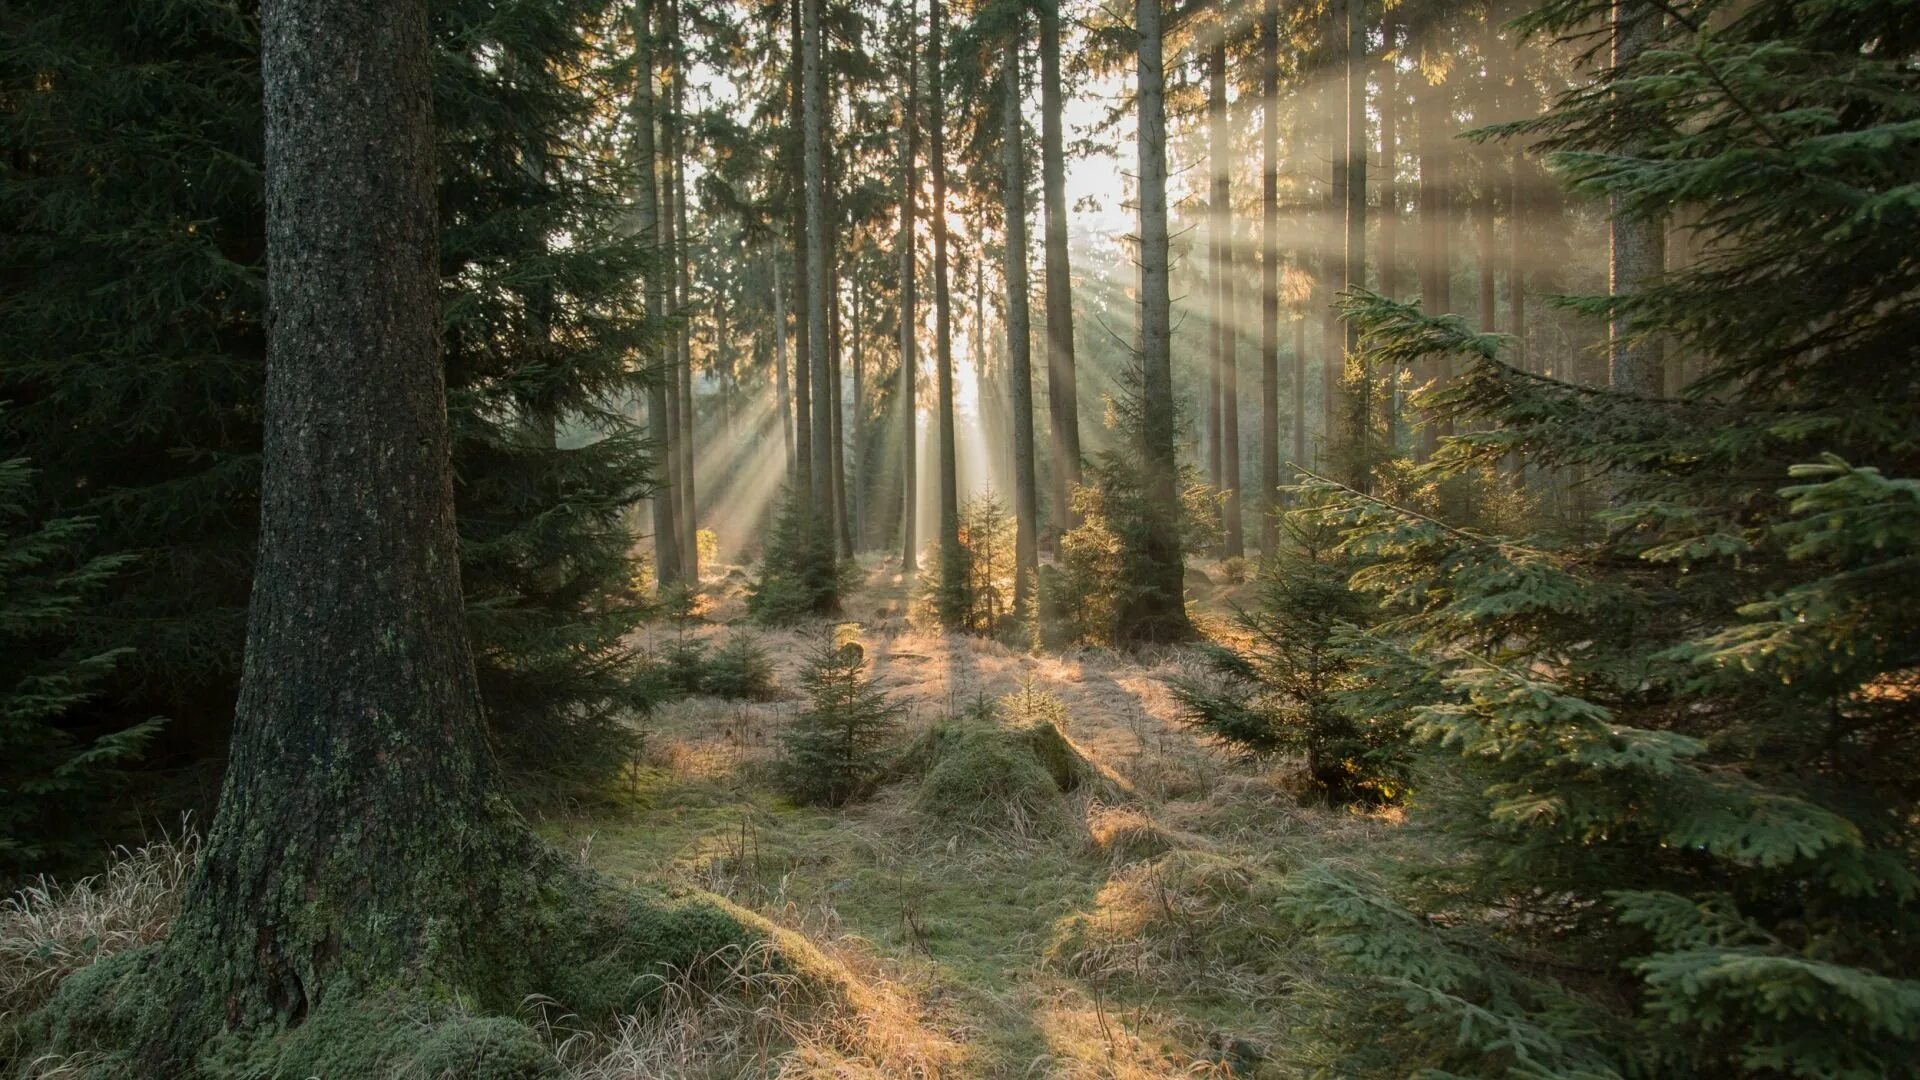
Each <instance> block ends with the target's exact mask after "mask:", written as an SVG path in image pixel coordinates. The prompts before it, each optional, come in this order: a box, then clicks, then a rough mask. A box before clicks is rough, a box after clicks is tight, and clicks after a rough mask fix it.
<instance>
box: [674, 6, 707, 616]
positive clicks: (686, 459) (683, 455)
mask: <svg viewBox="0 0 1920 1080" xmlns="http://www.w3.org/2000/svg"><path fill="white" fill-rule="evenodd" d="M666 15H667V18H668V20H669V27H668V34H669V38H668V40H669V43H670V44H669V46H668V48H669V49H670V52H669V55H670V56H671V58H672V64H673V66H672V67H671V68H670V69H669V70H670V72H671V81H670V82H669V83H668V84H667V85H668V95H669V96H668V104H667V123H668V129H667V130H668V143H667V151H668V164H669V167H670V169H671V170H672V175H673V218H674V225H673V237H674V240H673V267H674V271H673V272H674V293H675V298H674V305H673V307H674V313H675V315H677V316H678V317H679V320H680V324H679V327H678V329H677V330H676V332H675V333H676V339H677V340H676V350H675V351H676V356H677V360H676V363H675V364H674V367H675V370H676V371H678V372H679V380H680V393H679V395H678V398H679V400H678V402H677V404H678V405H679V408H680V442H679V445H678V450H679V457H680V476H679V481H678V486H679V489H680V502H679V505H678V506H676V507H675V508H674V509H675V511H676V517H675V520H676V521H678V522H679V525H680V560H681V563H682V570H683V572H684V573H685V575H686V579H687V581H688V582H689V583H691V584H695V585H697V584H699V581H700V513H699V502H698V501H697V500H696V498H695V494H694V483H693V469H694V451H695V446H696V441H695V439H694V435H695V433H696V430H695V426H694V425H695V412H694V408H693V326H692V321H691V318H690V315H689V310H690V308H691V307H692V305H693V274H692V270H691V267H690V257H689V255H688V251H689V250H690V249H691V243H690V241H689V239H688V236H687V131H686V121H685V117H684V116H683V99H684V97H685V93H686V85H687V74H686V64H687V51H686V43H685V42H684V41H682V40H681V37H680V0H667V6H666Z"/></svg>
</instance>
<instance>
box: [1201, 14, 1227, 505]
mask: <svg viewBox="0 0 1920 1080" xmlns="http://www.w3.org/2000/svg"><path fill="white" fill-rule="evenodd" d="M1209 33H1210V34H1211V36H1212V37H1213V39H1214V40H1213V41H1212V43H1211V44H1209V45H1208V46H1207V65H1206V66H1207V179H1208V183H1207V271H1208V280H1207V293H1208V296H1207V300H1208V310H1207V427H1206V440H1207V447H1206V449H1207V483H1209V484H1211V485H1213V489H1214V490H1215V491H1225V490H1226V487H1227V474H1226V444H1225V440H1224V439H1223V438H1222V437H1221V436H1222V434H1223V432H1222V430H1221V429H1222V427H1224V421H1223V419H1222V410H1221V392H1222V389H1223V387H1222V384H1221V368H1222V362H1221V352H1222V345H1221V343H1222V342H1223V341H1224V340H1225V339H1226V333H1227V331H1226V320H1227V313H1226V309H1225V306H1224V305H1225V295H1226V264H1227V255H1226V250H1227V240H1226V235H1225V234H1226V232H1227V230H1228V229H1230V228H1232V222H1231V217H1230V214H1229V213H1228V210H1227V205H1226V203H1227V199H1228V194H1227V191H1228V188H1227V170H1226V157H1227V133H1226V129H1227V46H1226V37H1225V34H1226V26H1225V22H1224V19H1223V20H1222V21H1221V22H1219V23H1217V24H1216V25H1215V28H1214V30H1213V31H1209ZM1215 524H1221V522H1220V521H1219V520H1218V519H1216V521H1215ZM1224 539H1225V536H1224V534H1223V535H1222V540H1223V541H1224Z"/></svg>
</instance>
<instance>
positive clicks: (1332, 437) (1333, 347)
mask: <svg viewBox="0 0 1920 1080" xmlns="http://www.w3.org/2000/svg"><path fill="white" fill-rule="evenodd" d="M1344 10H1345V8H1344V5H1343V4H1342V5H1337V6H1335V7H1334V9H1333V14H1332V18H1331V21H1332V22H1333V31H1334V33H1336V34H1337V35H1338V40H1339V41H1340V49H1341V51H1342V52H1343V53H1344V52H1345V51H1346V23H1345V21H1344V19H1343V12H1344ZM1340 74H1341V81H1339V82H1337V83H1335V82H1332V81H1329V82H1328V83H1327V85H1325V86H1323V87H1322V88H1321V91H1320V95H1321V101H1322V108H1323V112H1322V114H1321V128H1322V131H1323V133H1324V137H1325V140H1326V148H1327V159H1328V161H1329V162H1330V166H1329V176H1330V179H1331V182H1330V183H1328V185H1327V206H1326V219H1325V220H1326V231H1325V233H1324V234H1323V235H1325V236H1327V237H1328V238H1329V239H1330V240H1331V238H1333V237H1339V241H1338V243H1339V246H1338V247H1336V246H1334V244H1333V243H1328V244H1327V247H1326V250H1325V251H1324V252H1323V253H1322V254H1321V256H1320V277H1319V280H1318V281H1317V282H1315V285H1316V287H1317V292H1318V293H1319V298H1320V437H1321V445H1320V455H1321V456H1323V457H1324V456H1326V455H1327V454H1329V453H1331V451H1332V450H1333V444H1334V443H1335V442H1336V441H1337V440H1338V438H1339V433H1340V376H1341V374H1342V373H1343V372H1344V371H1345V369H1346V330H1345V327H1344V326H1342V324H1341V322H1340V316H1339V315H1338V314H1337V313H1336V312H1335V311H1334V303H1335V300H1336V299H1337V294H1338V293H1339V291H1340V288H1341V285H1342V284H1343V283H1344V282H1345V280H1346V222H1347V103H1346V96H1345V94H1346V82H1345V77H1344V76H1345V72H1344V68H1343V69H1342V71H1341V72H1340Z"/></svg>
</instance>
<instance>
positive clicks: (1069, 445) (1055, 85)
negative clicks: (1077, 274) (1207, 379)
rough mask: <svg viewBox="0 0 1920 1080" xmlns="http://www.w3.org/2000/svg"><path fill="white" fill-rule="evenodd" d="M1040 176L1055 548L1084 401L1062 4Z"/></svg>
mask: <svg viewBox="0 0 1920 1080" xmlns="http://www.w3.org/2000/svg"><path fill="white" fill-rule="evenodd" d="M1039 13H1040V172H1041V186H1042V188H1043V190H1044V193H1045V194H1044V198H1045V200H1046V213H1047V224H1046V233H1047V235H1046V249H1047V271H1046V273H1047V418H1048V420H1049V423H1050V434H1051V435H1052V437H1053V470H1052V473H1053V531H1054V546H1055V549H1056V550H1057V549H1058V547H1059V538H1060V536H1061V535H1062V534H1064V533H1066V532H1067V531H1068V530H1070V529H1072V528H1073V527H1074V526H1075V525H1077V524H1079V518H1078V517H1076V516H1075V515H1074V513H1073V489H1074V488H1076V487H1078V486H1079V485H1080V398H1079V394H1080V391H1079V385H1078V377H1077V374H1076V372H1075V370H1074V367H1075V360H1074V349H1073V270H1072V267H1071V265H1070V264H1069V261H1068V260H1069V256H1068V253H1067V165H1066V147H1065V141H1066V140H1065V135H1064V133H1063V130H1062V128H1063V124H1062V119H1061V114H1062V111H1063V106H1062V98H1061V91H1060V7H1059V0H1040V4H1039Z"/></svg>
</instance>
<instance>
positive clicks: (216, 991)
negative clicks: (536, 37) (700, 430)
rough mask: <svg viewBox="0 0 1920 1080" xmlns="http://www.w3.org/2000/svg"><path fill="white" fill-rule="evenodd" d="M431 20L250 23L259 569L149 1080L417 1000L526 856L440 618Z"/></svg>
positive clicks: (456, 593)
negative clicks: (210, 821)
mask: <svg viewBox="0 0 1920 1080" xmlns="http://www.w3.org/2000/svg"><path fill="white" fill-rule="evenodd" d="M427 9H428V4H427V3H426V0H269V2H268V3H266V4H264V5H263V7H262V16H261V51H262V66H261V73H262V82H263V84H264V92H265V125H266V201H267V251H268V261H269V263H270V264H271V265H272V267H273V273H272V275H271V276H270V277H269V278H268V281H267V288H268V310H269V313H270V318H269V320H268V325H269V327H270V330H269V334H268V361H267V366H266V392H265V403H264V423H265V432H266V439H265V445H264V450H263V454H262V475H261V504H260V542H259V550H258V563H257V566H256V569H255V578H254V588H253V598H252V602H251V603H250V605H249V607H248V610H247V641H246V660H245V668H244V672H243V674H242V681H241V691H240V699H239V705H238V708H237V711H236V716H235V723H234V728H233V742H232V747H231V751H230V759H229V765H228V768H227V771H226V776H225V780H224V783H223V790H222V793H221V797H220V808H219V814H218V816H216V817H215V818H214V825H213V828H212V831H211V832H210V833H209V835H208V838H207V843H206V849H205V852H204V854H203V855H202V857H201V860H200V862H199V865H198V866H197V867H196V868H195V870H194V874H193V877H192V880H191V883H190V885H189V886H188V888H187V891H186V895H185V900H184V903H183V905H182V908H181V911H180V913H179V915H178V917H177V918H176V919H175V920H174V922H173V926H172V930H171V933H170V936H169V940H168V942H167V955H168V957H169V959H170V961H171V962H173V963H174V965H175V967H176V969H177V971H178V972H179V973H180V974H181V975H182V977H183V979H184V981H183V982H181V983H175V984H173V986H172V987H171V989H172V990H175V991H177V992H178V996H175V997H173V998H172V999H171V1000H169V1001H167V1002H164V1003H161V1006H160V1007H161V1008H163V1009H164V1010H165V1014H166V1015H167V1016H169V1017H170V1018H171V1019H172V1021H173V1022H174V1023H175V1024H176V1025H177V1028H176V1030H174V1031H172V1032H171V1033H170V1034H169V1039H170V1040H171V1041H172V1045H170V1046H168V1047H164V1048H162V1047H156V1048H154V1050H155V1053H156V1055H170V1056H171V1057H172V1058H173V1059H174V1060H173V1061H172V1063H171V1064H167V1063H160V1062H155V1063H152V1068H151V1069H150V1070H144V1074H145V1075H185V1074H186V1072H187V1071H188V1069H187V1068H186V1067H185V1062H186V1060H187V1059H188V1058H189V1057H190V1055H191V1054H192V1052H193V1051H194V1050H197V1049H198V1047H197V1046H196V1045H193V1044H194V1043H196V1042H197V1041H198V1040H200V1039H203V1038H208V1037H212V1036H214V1035H215V1034H217V1031H215V1030H207V1028H209V1027H214V1028H220V1027H224V1029H225V1030H228V1031H231V1030H236V1029H237V1030H241V1031H250V1030H273V1029H275V1028H280V1027H288V1026H293V1025H297V1024H299V1023H301V1021H302V1020H303V1019H305V1018H306V1016H307V1015H308V1013H309V1011H310V1010H312V1009H313V1008H315V1007H316V1006H317V1005H319V1003H320V1002H321V1001H322V999H323V998H325V997H327V996H328V995H330V994H331V995H340V996H342V997H343V998H344V997H347V996H349V995H351V994H353V993H355V992H356V991H358V990H363V989H365V988H368V987H374V986H382V985H388V984H391V983H393V982H396V981H400V980H405V979H408V978H412V977H417V976H419V975H420V973H421V972H422V970H423V969H428V968H430V967H432V966H433V965H434V964H436V963H439V964H443V965H444V963H445V959H446V954H447V952H448V948H447V945H448V942H449V941H450V940H454V939H456V938H457V939H458V940H459V941H461V942H463V943H464V944H463V947H462V950H461V951H462V952H463V953H465V955H466V958H467V959H469V960H473V959H476V955H475V954H478V953H480V952H482V951H484V950H487V949H490V948H492V947H493V946H494V944H495V939H494V938H492V937H490V935H494V934H499V933H502V932H504V931H503V930H502V927H501V926H500V925H498V924H499V923H500V922H502V921H503V917H502V915H501V914H500V913H501V906H502V905H503V904H511V903H514V902H516V901H510V900H507V899H506V897H507V896H508V895H513V896H516V897H517V896H519V895H521V893H519V892H511V891H510V890H508V889H507V888H505V886H506V884H507V883H508V882H509V881H510V880H511V879H512V878H513V877H514V876H515V875H520V876H522V878H523V879H524V876H525V875H527V874H528V873H529V872H530V869H529V864H530V863H531V862H532V860H533V859H535V858H537V845H536V844H535V843H534V842H533V841H532V839H531V836H530V834H529V833H527V831H526V830H525V828H524V826H522V825H521V824H520V823H519V820H518V818H517V817H515V816H514V815H513V812H512V811H511V810H510V809H508V808H507V802H506V798H505V795H504V793H503V792H502V790H501V787H500V784H499V781H498V779H497V775H496V768H495V766H494V763H493V757H492V754H491V752H490V751H489V749H488V747H487V742H486V732H485V728H484V725H483V721H482V714H481V704H480V694H479V687H478V685H477V682H476V680H475V676H474V666H473V658H472V655H471V653H470V651H469V646H468V640H467V634H466V626H465V617H464V614H463V608H462V602H461V593H460V573H459V557H458V551H457V538H456V535H455V528H454V506H453V478H452V470H451V467H450V464H449V445H450V440H449V435H448V425H447V404H446V393H445V386H444V382H443V378H444V376H443V369H442V366H441V363H440V358H439V341H438V333H439V318H440V295H439V277H438V273H439V250H438V245H437V242H436V237H435V228H436V224H435V204H436V193H435V189H434V176H433V166H434V157H435V144H434V135H433V130H432V119H431V117H432V92H431V85H430V82H431V80H430V71H431V64H430V44H429V40H430V39H429V30H428V10H427ZM639 10H640V15H639V18H640V19H641V20H642V21H641V25H642V26H644V25H645V23H644V19H645V7H644V6H641V7H640V9H639ZM644 40H645V37H644V33H643V34H642V42H643V45H642V51H643V55H644V48H645V46H644ZM643 67H644V65H643ZM642 116H643V118H644V113H643V114H642ZM642 126H644V125H642ZM643 227H650V223H645V224H644V225H643ZM523 884H524V880H523ZM449 935H451V937H450V936H449ZM469 948H470V949H471V952H468V951H467V950H468V949H469ZM440 974H445V972H444V971H442V972H440ZM196 1009H197V1010H199V1011H198V1012H195V1011H194V1010H196ZM176 1068H178V1069H179V1071H177V1072H176V1071H175V1069H176Z"/></svg>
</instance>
